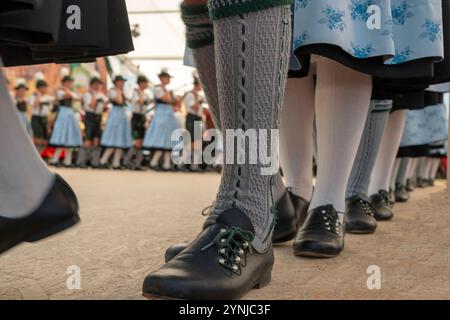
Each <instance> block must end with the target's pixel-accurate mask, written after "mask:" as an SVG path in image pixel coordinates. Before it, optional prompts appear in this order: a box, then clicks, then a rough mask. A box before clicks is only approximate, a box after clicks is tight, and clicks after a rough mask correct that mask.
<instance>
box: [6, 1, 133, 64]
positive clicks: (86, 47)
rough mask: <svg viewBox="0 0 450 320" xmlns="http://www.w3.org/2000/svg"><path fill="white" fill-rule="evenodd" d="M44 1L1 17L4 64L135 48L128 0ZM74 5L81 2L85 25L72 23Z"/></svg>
mask: <svg viewBox="0 0 450 320" xmlns="http://www.w3.org/2000/svg"><path fill="white" fill-rule="evenodd" d="M39 2H41V6H34V7H33V6H30V8H32V9H30V10H18V11H16V12H13V13H10V14H7V15H6V18H5V19H3V18H2V19H0V56H1V58H2V60H3V63H4V65H5V66H18V65H31V64H43V63H51V62H55V63H72V62H73V63H75V62H91V61H94V60H95V58H97V57H103V56H108V55H116V54H123V53H128V52H130V51H132V50H133V49H134V48H133V42H132V38H131V32H130V26H129V21H128V13H127V8H126V3H125V0H95V1H92V0H63V1H54V0H39ZM33 3H35V2H33ZM55 3H57V4H58V5H55ZM69 5H76V6H78V7H76V8H79V10H80V12H81V17H82V19H81V20H80V21H81V25H76V24H75V25H73V24H70V17H71V14H73V12H74V11H71V13H69V14H68V13H67V9H68V7H69ZM76 10H78V9H76ZM69 11H70V10H69ZM68 21H69V22H68ZM78 27H80V28H78Z"/></svg>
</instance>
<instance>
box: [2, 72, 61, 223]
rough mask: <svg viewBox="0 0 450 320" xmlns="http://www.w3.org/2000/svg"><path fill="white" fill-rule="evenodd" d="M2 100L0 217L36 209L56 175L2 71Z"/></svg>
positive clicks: (23, 213)
mask: <svg viewBox="0 0 450 320" xmlns="http://www.w3.org/2000/svg"><path fill="white" fill-rule="evenodd" d="M0 99H1V104H0V105H1V108H0V150H1V152H0V216H1V217H6V218H20V217H25V216H27V215H29V214H31V213H32V212H33V211H34V210H35V209H37V207H38V206H39V205H40V204H41V203H42V201H43V200H44V198H45V197H46V195H47V194H48V192H49V190H50V188H51V187H52V185H53V183H54V180H55V178H54V175H53V174H52V173H50V171H49V170H48V168H47V166H46V165H45V163H44V162H43V161H42V159H41V157H40V156H39V154H38V153H37V151H36V149H35V147H34V146H33V143H32V141H31V139H30V136H29V135H28V133H27V132H26V131H25V130H24V128H23V125H22V123H21V122H20V120H19V117H18V115H17V111H16V109H15V108H14V106H13V104H12V101H11V98H10V96H9V93H8V90H7V84H6V80H5V78H4V76H3V74H2V73H0Z"/></svg>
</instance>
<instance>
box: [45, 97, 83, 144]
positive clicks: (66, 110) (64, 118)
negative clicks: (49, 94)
mask: <svg viewBox="0 0 450 320" xmlns="http://www.w3.org/2000/svg"><path fill="white" fill-rule="evenodd" d="M66 95H67V91H65V90H63V89H59V90H57V91H56V99H57V101H58V116H57V118H56V122H55V125H54V127H53V132H52V136H51V138H50V144H51V145H53V146H57V147H66V148H78V147H80V146H81V144H82V139H81V131H80V125H79V121H78V117H77V114H76V112H75V110H74V109H73V103H74V100H77V99H79V96H78V94H76V93H75V92H73V91H69V97H67V96H66Z"/></svg>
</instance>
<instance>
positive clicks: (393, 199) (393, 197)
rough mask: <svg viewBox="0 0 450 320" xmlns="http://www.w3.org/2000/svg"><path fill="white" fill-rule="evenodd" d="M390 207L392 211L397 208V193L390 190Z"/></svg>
mask: <svg viewBox="0 0 450 320" xmlns="http://www.w3.org/2000/svg"><path fill="white" fill-rule="evenodd" d="M388 204H389V205H388V207H389V208H391V209H394V207H395V192H394V190H392V189H389V196H388Z"/></svg>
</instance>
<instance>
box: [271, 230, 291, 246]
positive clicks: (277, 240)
mask: <svg viewBox="0 0 450 320" xmlns="http://www.w3.org/2000/svg"><path fill="white" fill-rule="evenodd" d="M296 235H297V230H289V231H287V232H283V233H281V235H280V236H278V237H276V238H272V243H273V244H281V243H285V242H288V241H291V240H294V239H295V236H296Z"/></svg>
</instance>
